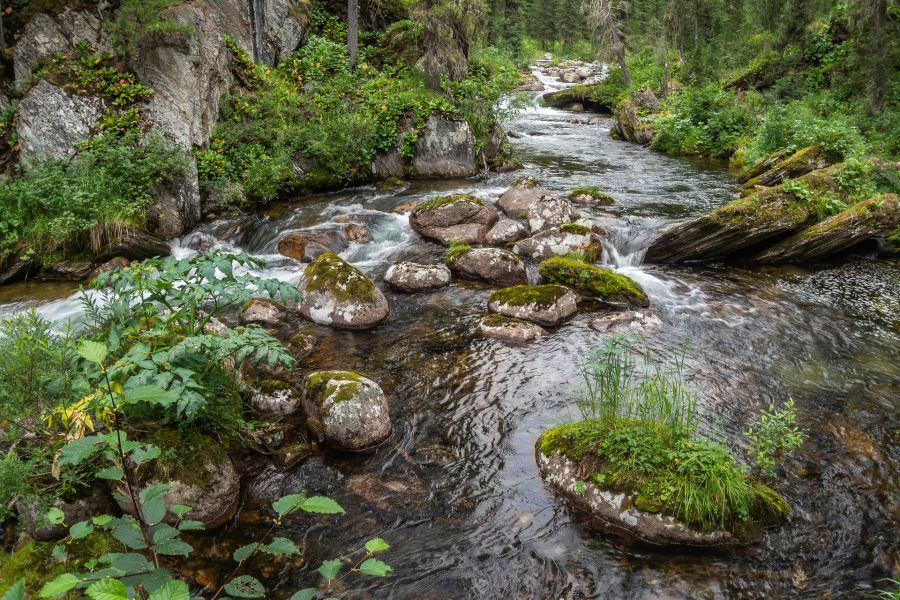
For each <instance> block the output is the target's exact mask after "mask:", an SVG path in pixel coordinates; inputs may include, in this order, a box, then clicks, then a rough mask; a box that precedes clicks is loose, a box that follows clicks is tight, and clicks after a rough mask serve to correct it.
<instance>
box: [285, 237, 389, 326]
mask: <svg viewBox="0 0 900 600" xmlns="http://www.w3.org/2000/svg"><path fill="white" fill-rule="evenodd" d="M298 290H299V291H300V295H301V296H302V298H303V299H302V300H301V301H300V305H299V307H298V309H299V311H300V314H302V315H303V316H304V317H306V318H307V319H309V320H311V321H313V322H315V323H319V324H320V325H331V326H332V327H336V328H338V329H351V330H359V329H369V328H372V327H375V326H376V325H378V324H379V323H381V322H382V321H384V320H385V319H386V318H387V317H388V314H389V312H390V309H389V307H388V303H387V299H386V298H385V297H384V294H382V293H381V290H379V289H378V287H377V286H376V285H375V283H374V282H373V281H372V280H371V279H369V278H368V277H367V276H366V275H365V274H364V273H363V272H362V271H360V270H359V269H357V268H356V267H354V266H353V265H351V264H349V263H347V262H346V261H345V260H343V259H342V258H341V257H339V256H338V255H336V254H333V253H331V252H326V253H325V254H322V255H321V256H319V257H318V258H317V259H316V260H314V261H313V262H311V263H310V264H309V266H308V267H307V268H306V272H305V273H304V275H303V279H302V280H301V282H300V285H299V286H298Z"/></svg>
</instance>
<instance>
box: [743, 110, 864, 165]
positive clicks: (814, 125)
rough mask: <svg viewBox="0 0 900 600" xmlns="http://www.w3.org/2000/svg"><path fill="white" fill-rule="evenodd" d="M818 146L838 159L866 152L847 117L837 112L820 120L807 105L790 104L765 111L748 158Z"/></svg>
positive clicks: (858, 134) (861, 140) (855, 129)
mask: <svg viewBox="0 0 900 600" xmlns="http://www.w3.org/2000/svg"><path fill="white" fill-rule="evenodd" d="M817 144H818V145H821V146H822V147H823V148H825V149H826V150H828V151H830V152H832V153H834V154H836V155H838V156H840V157H848V156H851V155H853V154H859V153H862V152H864V151H865V150H866V143H865V141H864V140H863V137H862V135H861V134H860V132H859V130H858V129H857V128H856V127H855V126H854V125H852V124H851V122H850V120H849V119H848V118H847V117H844V116H842V115H840V114H837V113H832V114H830V115H829V116H828V117H819V116H817V115H816V114H815V113H814V111H813V110H812V108H811V107H810V106H809V105H808V104H806V103H804V102H792V103H790V104H787V105H778V106H774V107H772V108H770V109H769V110H768V111H767V112H766V114H765V117H764V118H763V120H762V123H761V124H760V126H759V130H758V131H757V133H756V136H755V138H754V140H753V150H752V153H751V157H750V158H751V159H753V160H755V159H756V158H759V157H762V156H765V155H767V154H770V153H772V152H775V151H776V150H780V149H782V148H789V149H791V150H799V149H800V148H804V147H806V146H813V145H817Z"/></svg>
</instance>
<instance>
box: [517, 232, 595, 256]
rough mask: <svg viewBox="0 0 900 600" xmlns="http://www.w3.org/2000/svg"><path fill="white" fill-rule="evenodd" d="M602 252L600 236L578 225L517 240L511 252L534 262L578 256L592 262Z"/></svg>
mask: <svg viewBox="0 0 900 600" xmlns="http://www.w3.org/2000/svg"><path fill="white" fill-rule="evenodd" d="M602 251H603V243H602V242H601V240H600V236H599V235H597V234H596V233H594V231H593V230H592V229H591V228H590V227H587V226H585V225H581V224H579V223H564V224H563V225H560V226H559V227H553V228H551V229H547V230H545V231H541V232H539V233H536V234H534V235H533V236H531V237H529V238H525V239H524V240H519V241H518V242H516V243H515V244H514V245H513V252H515V253H516V254H519V255H521V256H525V257H527V258H532V259H535V260H545V259H547V258H551V257H554V256H566V255H570V254H578V255H580V256H583V257H585V258H586V259H587V260H590V261H593V260H595V259H597V258H598V257H599V256H600V254H601V252H602Z"/></svg>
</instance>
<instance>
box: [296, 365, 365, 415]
mask: <svg viewBox="0 0 900 600" xmlns="http://www.w3.org/2000/svg"><path fill="white" fill-rule="evenodd" d="M362 382H363V376H362V375H359V374H358V373H354V372H353V371H316V372H315V373H310V374H309V375H308V376H307V377H306V394H307V397H309V398H312V399H313V401H314V402H316V403H317V404H318V405H319V407H320V408H322V410H323V412H327V410H328V407H329V406H334V405H335V404H340V403H341V402H347V401H348V400H352V399H353V398H354V397H355V396H356V395H357V393H358V391H359V386H360V384H362ZM326 401H328V402H329V404H328V406H325V402H326Z"/></svg>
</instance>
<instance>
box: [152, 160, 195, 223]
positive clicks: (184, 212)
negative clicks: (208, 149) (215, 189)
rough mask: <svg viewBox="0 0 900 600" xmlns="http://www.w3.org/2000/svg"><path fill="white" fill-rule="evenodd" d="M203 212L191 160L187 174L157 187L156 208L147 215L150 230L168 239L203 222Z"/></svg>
mask: <svg viewBox="0 0 900 600" xmlns="http://www.w3.org/2000/svg"><path fill="white" fill-rule="evenodd" d="M200 208H201V207H200V182H199V181H198V179H197V165H196V163H195V162H194V160H193V159H191V160H189V161H188V167H187V169H186V170H185V171H184V173H179V174H173V175H170V176H168V177H167V179H166V180H165V181H163V182H162V183H158V184H156V185H155V186H153V204H152V205H151V206H150V209H149V210H148V214H147V221H148V223H150V230H151V231H152V232H153V233H155V234H156V235H158V236H159V237H161V238H164V239H167V238H171V237H175V236H177V235H179V234H181V233H182V232H184V231H186V230H188V229H190V228H191V227H193V226H194V225H196V224H197V223H198V222H199V221H200Z"/></svg>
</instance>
